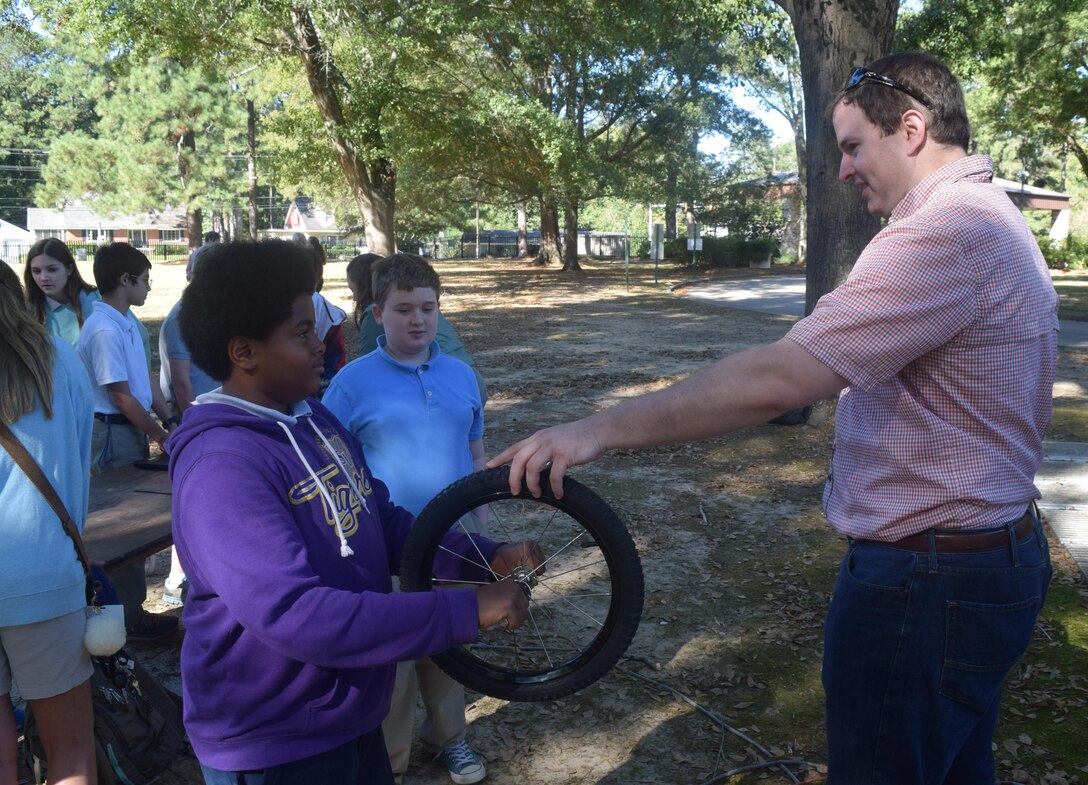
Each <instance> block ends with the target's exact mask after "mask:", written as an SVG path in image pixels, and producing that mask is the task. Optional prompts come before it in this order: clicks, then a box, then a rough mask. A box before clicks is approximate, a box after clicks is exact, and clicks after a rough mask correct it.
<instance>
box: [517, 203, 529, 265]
mask: <svg viewBox="0 0 1088 785" xmlns="http://www.w3.org/2000/svg"><path fill="white" fill-rule="evenodd" d="M528 255H529V210H528V208H527V207H526V204H525V197H524V196H523V197H522V198H520V199H518V256H517V258H518V259H524V258H525V257H527V256H528Z"/></svg>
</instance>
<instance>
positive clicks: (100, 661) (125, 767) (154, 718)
mask: <svg viewBox="0 0 1088 785" xmlns="http://www.w3.org/2000/svg"><path fill="white" fill-rule="evenodd" d="M91 661H92V662H93V663H94V673H93V674H92V675H91V703H92V708H93V711H94V745H95V755H96V758H97V768H98V783H99V785H127V784H129V783H130V784H131V785H145V783H150V782H152V781H153V780H154V779H155V778H156V777H158V776H159V775H160V774H162V773H163V772H164V771H166V770H167V769H168V768H170V765H171V764H172V763H173V762H174V760H175V759H176V758H177V757H178V755H179V754H181V752H182V750H183V749H184V748H185V747H186V740H185V730H184V728H183V727H182V724H181V702H180V700H181V699H180V698H179V697H178V696H175V695H173V694H172V693H170V692H168V691H167V690H166V689H165V688H164V687H163V686H162V685H161V684H159V683H158V681H156V680H155V677H154V676H152V675H151V673H150V672H148V671H147V669H146V668H144V667H143V666H142V665H140V664H139V663H138V662H136V661H135V660H133V659H132V658H131V657H129V656H128V655H127V654H126V653H125V651H124V649H122V650H121V651H119V652H117V653H116V654H114V655H112V656H109V657H92V658H91ZM23 757H24V760H25V762H26V765H27V768H28V769H29V770H30V771H31V772H32V773H33V775H34V781H35V782H36V783H38V785H41V783H42V782H44V780H45V775H46V771H45V769H46V763H47V762H46V760H45V750H44V748H43V747H42V743H41V736H40V735H39V733H38V725H37V722H36V721H35V719H34V713H33V711H32V709H31V707H30V706H29V705H28V706H27V710H26V721H25V724H24V726H23Z"/></svg>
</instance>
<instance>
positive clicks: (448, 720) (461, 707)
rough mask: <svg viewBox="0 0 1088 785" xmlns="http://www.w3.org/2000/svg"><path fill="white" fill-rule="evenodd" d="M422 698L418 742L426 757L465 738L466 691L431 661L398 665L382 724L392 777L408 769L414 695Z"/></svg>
mask: <svg viewBox="0 0 1088 785" xmlns="http://www.w3.org/2000/svg"><path fill="white" fill-rule="evenodd" d="M417 692H418V693H419V694H420V695H421V696H422V697H423V706H424V707H425V709H426V711H427V716H426V718H425V719H424V720H423V727H422V728H421V729H420V732H419V740H420V741H421V742H422V743H423V748H424V749H425V750H427V751H428V752H429V753H433V754H436V755H437V754H438V753H439V752H440V751H442V750H443V749H444V748H445V747H448V746H449V745H451V744H453V743H455V742H458V741H460V740H461V739H463V738H464V737H465V688H464V687H462V686H461V685H460V684H459V683H457V682H456V681H454V680H453V679H451V678H450V677H449V676H447V675H446V672H445V671H443V670H442V669H441V668H439V667H438V666H437V665H435V664H434V662H432V661H431V660H430V658H427V659H423V660H414V661H412V662H398V663H397V680H396V682H395V683H394V685H393V701H392V703H391V704H390V706H389V715H388V716H387V717H386V718H385V721H384V722H382V733H383V734H385V746H386V749H388V750H389V763H390V765H391V766H392V767H393V773H394V774H403V773H404V772H405V771H406V770H407V769H408V759H409V758H410V757H411V754H412V736H413V735H414V731H415V723H416V693H417Z"/></svg>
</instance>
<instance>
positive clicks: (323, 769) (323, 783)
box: [200, 726, 393, 785]
mask: <svg viewBox="0 0 1088 785" xmlns="http://www.w3.org/2000/svg"><path fill="white" fill-rule="evenodd" d="M200 770H201V771H202V772H203V774H204V782H205V783H206V784H207V785H393V770H392V769H391V768H390V767H389V755H388V753H386V751H385V737H383V736H382V729H381V727H380V726H379V727H378V728H375V729H374V730H372V731H371V732H370V733H364V734H363V735H362V736H360V737H359V738H357V739H353V740H352V741H349V742H347V743H346V744H341V745H340V746H339V747H335V748H333V749H331V750H329V751H328V752H322V753H319V754H317V755H312V756H310V757H309V758H303V759H302V760H296V761H292V762H290V763H284V764H282V765H280V766H270V767H269V768H267V769H261V770H259V771H221V770H219V769H213V768H211V767H209V766H205V765H203V764H201V766H200Z"/></svg>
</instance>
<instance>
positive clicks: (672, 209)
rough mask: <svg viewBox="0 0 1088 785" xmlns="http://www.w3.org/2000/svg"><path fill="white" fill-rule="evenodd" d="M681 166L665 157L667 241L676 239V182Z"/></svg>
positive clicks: (668, 156)
mask: <svg viewBox="0 0 1088 785" xmlns="http://www.w3.org/2000/svg"><path fill="white" fill-rule="evenodd" d="M679 176H680V165H679V164H678V163H677V161H676V159H675V158H674V157H673V156H671V155H667V156H665V239H666V240H675V239H676V199H677V196H676V181H677V178H678V177H679Z"/></svg>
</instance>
